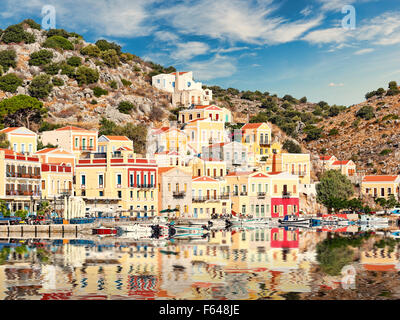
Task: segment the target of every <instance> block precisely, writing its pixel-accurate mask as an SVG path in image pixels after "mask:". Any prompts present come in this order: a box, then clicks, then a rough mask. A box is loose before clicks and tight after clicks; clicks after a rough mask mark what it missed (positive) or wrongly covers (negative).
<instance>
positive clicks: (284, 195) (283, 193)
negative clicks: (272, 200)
mask: <svg viewBox="0 0 400 320" xmlns="http://www.w3.org/2000/svg"><path fill="white" fill-rule="evenodd" d="M290 196H291V193H290V192H288V191H283V192H282V198H290Z"/></svg>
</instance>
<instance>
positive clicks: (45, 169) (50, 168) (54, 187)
mask: <svg viewBox="0 0 400 320" xmlns="http://www.w3.org/2000/svg"><path fill="white" fill-rule="evenodd" d="M41 169H42V175H41V192H42V199H47V200H52V199H54V198H59V197H63V196H72V195H73V187H72V182H73V170H72V167H71V166H70V165H65V164H51V163H42V168H41Z"/></svg>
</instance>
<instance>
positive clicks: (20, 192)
mask: <svg viewBox="0 0 400 320" xmlns="http://www.w3.org/2000/svg"><path fill="white" fill-rule="evenodd" d="M6 196H34V197H38V196H40V193H39V192H37V191H33V190H31V191H29V190H6Z"/></svg>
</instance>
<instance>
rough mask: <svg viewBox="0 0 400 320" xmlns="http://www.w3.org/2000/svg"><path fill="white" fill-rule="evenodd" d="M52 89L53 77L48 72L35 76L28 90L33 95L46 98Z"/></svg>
mask: <svg viewBox="0 0 400 320" xmlns="http://www.w3.org/2000/svg"><path fill="white" fill-rule="evenodd" d="M52 89H53V84H52V82H51V77H50V76H49V75H48V74H41V75H38V76H36V77H35V78H33V80H32V82H31V84H30V85H29V89H28V90H29V94H30V95H31V96H32V97H35V98H38V99H44V98H46V97H47V96H48V95H49V94H50V92H51V90H52Z"/></svg>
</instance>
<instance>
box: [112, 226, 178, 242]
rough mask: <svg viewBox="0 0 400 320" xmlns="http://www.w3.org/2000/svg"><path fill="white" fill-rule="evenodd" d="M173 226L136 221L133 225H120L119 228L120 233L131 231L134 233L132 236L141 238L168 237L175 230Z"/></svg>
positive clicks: (130, 232)
mask: <svg viewBox="0 0 400 320" xmlns="http://www.w3.org/2000/svg"><path fill="white" fill-rule="evenodd" d="M170 229H173V228H172V227H169V226H165V225H151V224H139V223H135V224H132V225H126V226H119V227H118V230H119V231H120V233H121V232H122V233H129V234H132V235H133V236H132V235H131V238H132V237H133V238H135V239H141V238H153V239H159V238H166V237H169V236H170V235H171V234H172V233H174V232H172V231H173V230H170Z"/></svg>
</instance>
